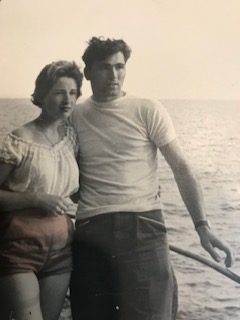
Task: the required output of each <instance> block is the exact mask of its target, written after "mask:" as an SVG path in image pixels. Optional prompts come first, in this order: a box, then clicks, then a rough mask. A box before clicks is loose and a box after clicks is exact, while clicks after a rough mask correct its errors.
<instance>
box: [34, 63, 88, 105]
mask: <svg viewBox="0 0 240 320" xmlns="http://www.w3.org/2000/svg"><path fill="white" fill-rule="evenodd" d="M61 77H68V78H72V79H74V80H75V82H76V85H77V98H78V97H79V96H80V95H81V94H82V93H81V88H82V80H83V74H82V72H81V71H80V69H79V67H78V66H77V64H76V63H75V62H74V61H73V62H70V61H65V60H60V61H55V62H52V63H50V64H47V65H46V66H45V67H44V68H43V69H42V70H41V72H40V73H39V75H38V76H37V79H36V81H35V90H34V92H33V94H32V103H33V104H35V105H36V106H38V107H40V108H41V107H42V103H43V99H44V98H45V97H46V95H47V94H48V92H49V91H50V90H51V88H52V87H53V85H54V84H55V83H56V81H57V80H58V79H59V78H61Z"/></svg>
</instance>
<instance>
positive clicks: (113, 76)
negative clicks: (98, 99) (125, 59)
mask: <svg viewBox="0 0 240 320" xmlns="http://www.w3.org/2000/svg"><path fill="white" fill-rule="evenodd" d="M110 77H111V79H116V78H117V69H116V68H115V67H112V68H111V69H110Z"/></svg>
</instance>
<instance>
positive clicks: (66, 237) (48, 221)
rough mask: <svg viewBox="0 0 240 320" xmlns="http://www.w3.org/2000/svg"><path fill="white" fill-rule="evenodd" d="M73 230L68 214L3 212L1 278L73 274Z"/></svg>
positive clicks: (0, 229)
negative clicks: (71, 272) (31, 274)
mask: <svg viewBox="0 0 240 320" xmlns="http://www.w3.org/2000/svg"><path fill="white" fill-rule="evenodd" d="M73 229H74V228H73V223H72V221H71V219H70V218H69V217H68V216H65V215H61V216H60V215H55V216H53V215H52V216H50V215H46V214H44V213H43V212H42V211H40V210H37V209H28V210H18V211H14V212H9V213H1V214H0V276H2V275H9V274H14V273H23V272H34V273H36V275H37V277H43V276H46V275H50V274H58V273H64V272H70V271H71V270H72V251H71V242H72V238H73Z"/></svg>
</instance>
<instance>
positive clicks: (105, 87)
mask: <svg viewBox="0 0 240 320" xmlns="http://www.w3.org/2000/svg"><path fill="white" fill-rule="evenodd" d="M125 74H126V69H125V59H124V55H123V54H122V52H117V53H114V54H112V55H110V56H108V57H107V58H105V59H104V60H101V61H95V62H94V63H93V65H92V67H91V69H90V70H88V76H87V78H88V80H90V81H91V86H92V91H93V96H94V98H95V100H97V101H111V100H114V99H116V98H118V97H120V96H121V95H122V85H123V81H124V78H125Z"/></svg>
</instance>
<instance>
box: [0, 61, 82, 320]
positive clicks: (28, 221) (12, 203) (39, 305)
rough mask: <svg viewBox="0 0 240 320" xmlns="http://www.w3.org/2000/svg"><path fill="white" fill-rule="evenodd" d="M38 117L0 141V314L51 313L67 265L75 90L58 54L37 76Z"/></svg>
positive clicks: (73, 73)
mask: <svg viewBox="0 0 240 320" xmlns="http://www.w3.org/2000/svg"><path fill="white" fill-rule="evenodd" d="M35 84H36V86H35V91H34V93H33V95H32V97H33V99H32V102H33V103H34V104H35V105H37V106H39V107H40V108H41V113H40V115H39V117H37V118H36V119H34V120H33V121H31V122H29V123H27V124H25V125H23V126H22V127H20V128H18V129H16V130H14V131H13V132H11V133H10V134H8V135H7V136H6V138H5V139H4V141H3V143H2V145H1V147H0V188H1V190H0V301H1V311H0V312H1V319H2V320H9V319H16V320H26V319H28V320H29V319H34V320H43V319H44V320H54V319H58V317H59V314H60V312H61V309H62V305H63V302H64V298H65V295H66V291H67V289H68V285H69V278H70V272H71V269H72V257H71V239H72V232H73V224H72V221H71V218H70V217H69V216H68V214H73V213H74V212H75V209H76V208H75V205H74V203H73V202H72V201H71V199H70V196H71V195H73V194H74V193H75V192H76V191H77V189H78V178H79V174H78V166H77V163H76V161H75V155H76V151H77V150H76V139H75V135H74V132H73V131H72V129H71V127H69V126H68V125H67V118H68V117H69V115H70V114H71V112H72V110H73V108H74V105H75V103H76V100H77V98H78V97H79V96H80V94H81V85H82V74H81V72H80V71H79V69H78V67H77V65H76V64H75V63H74V62H67V61H58V62H53V63H51V64H49V65H47V66H45V67H44V68H43V70H42V71H41V72H40V74H39V75H38V77H37V79H36V83H35Z"/></svg>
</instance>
